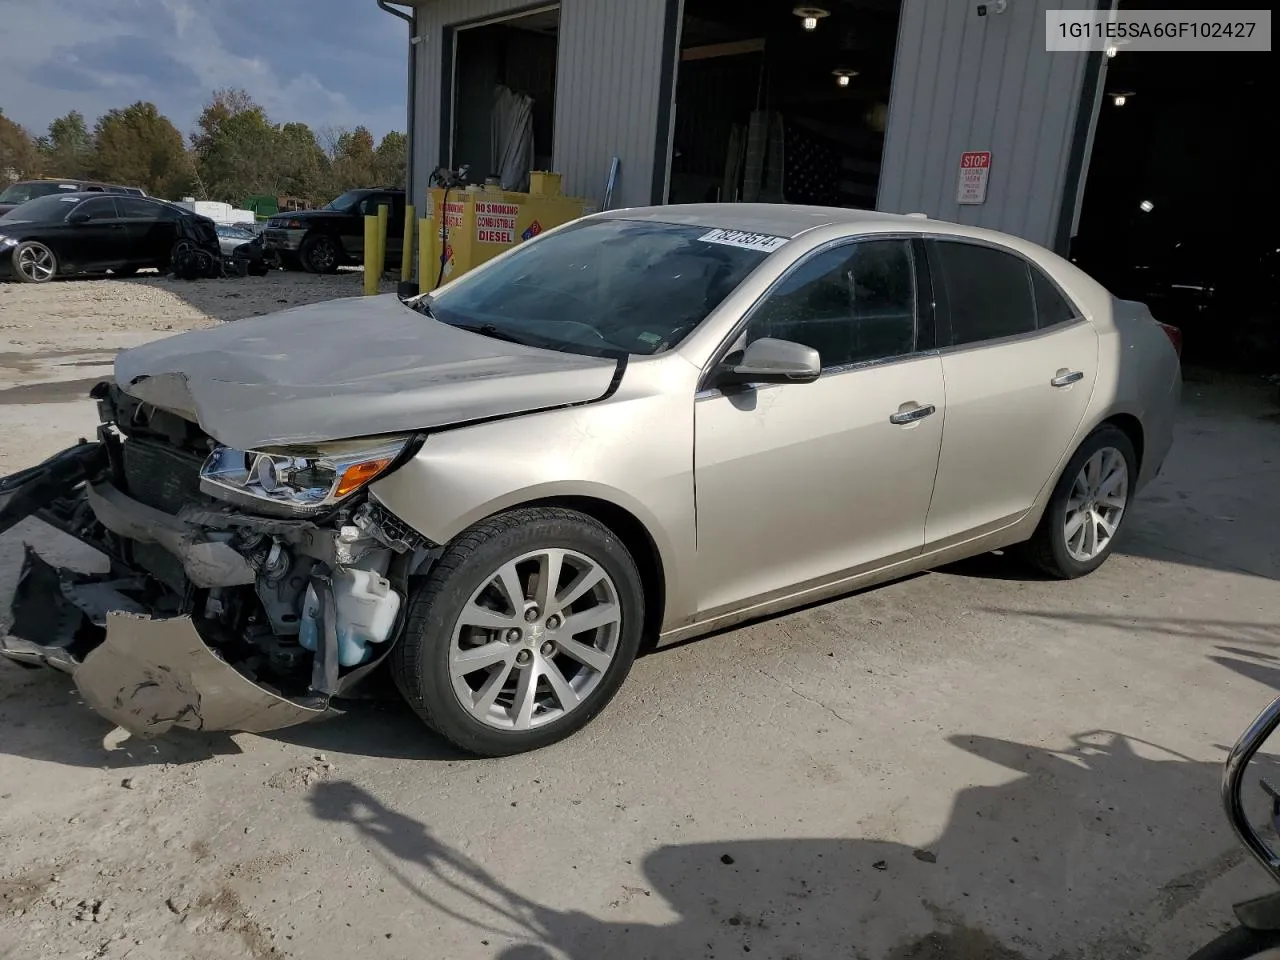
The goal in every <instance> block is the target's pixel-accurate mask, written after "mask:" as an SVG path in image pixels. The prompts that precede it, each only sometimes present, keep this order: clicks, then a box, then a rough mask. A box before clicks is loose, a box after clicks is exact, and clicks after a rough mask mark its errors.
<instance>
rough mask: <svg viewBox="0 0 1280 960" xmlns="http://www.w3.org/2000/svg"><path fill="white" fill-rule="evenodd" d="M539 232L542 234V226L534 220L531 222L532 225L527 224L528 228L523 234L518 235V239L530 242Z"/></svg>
mask: <svg viewBox="0 0 1280 960" xmlns="http://www.w3.org/2000/svg"><path fill="white" fill-rule="evenodd" d="M541 232H542V224H540V223H539V222H538V221H537V220H535V221H533V223H531V224H529V226H528V228H527V229H526V230H525V232H524V233H522V234H520V239H521V240H532V239H533V238H534V237H536V236H537V235H538V234H540V233H541Z"/></svg>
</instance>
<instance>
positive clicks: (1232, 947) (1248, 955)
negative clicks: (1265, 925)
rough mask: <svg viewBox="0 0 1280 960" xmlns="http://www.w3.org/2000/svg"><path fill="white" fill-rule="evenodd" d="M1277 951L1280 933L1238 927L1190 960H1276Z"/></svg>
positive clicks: (1279, 955)
mask: <svg viewBox="0 0 1280 960" xmlns="http://www.w3.org/2000/svg"><path fill="white" fill-rule="evenodd" d="M1277 951H1280V931H1257V930H1246V929H1245V928H1244V927H1236V929H1234V930H1232V931H1230V932H1228V933H1224V934H1223V935H1222V936H1220V937H1218V939H1216V940H1214V941H1213V942H1212V943H1208V944H1205V945H1204V946H1203V947H1201V948H1200V949H1199V950H1197V951H1196V952H1195V953H1193V954H1192V955H1191V956H1190V957H1189V958H1188V960H1276V958H1277V957H1280V952H1277Z"/></svg>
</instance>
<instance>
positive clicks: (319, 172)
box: [277, 123, 332, 203]
mask: <svg viewBox="0 0 1280 960" xmlns="http://www.w3.org/2000/svg"><path fill="white" fill-rule="evenodd" d="M277 156H278V158H279V160H280V162H281V164H282V170H281V173H282V182H283V186H282V187H281V195H284V196H293V197H304V198H305V199H307V200H309V201H310V202H311V203H322V202H324V201H326V200H330V199H332V195H331V194H330V192H329V190H330V184H329V158H328V157H327V156H326V155H325V152H324V150H322V149H321V148H320V144H319V143H318V142H317V140H316V135H315V134H314V133H313V132H312V130H311V128H310V127H309V126H307V125H306V124H305V123H286V124H284V125H283V126H282V127H281V128H280V132H279V146H278V152H277Z"/></svg>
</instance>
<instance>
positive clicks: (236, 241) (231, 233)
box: [214, 223, 262, 257]
mask: <svg viewBox="0 0 1280 960" xmlns="http://www.w3.org/2000/svg"><path fill="white" fill-rule="evenodd" d="M214 229H215V230H217V232H218V246H219V247H220V248H221V249H222V255H223V256H224V257H229V256H231V255H232V254H233V253H235V251H236V248H238V247H240V246H243V245H244V244H246V243H253V244H259V245H261V243H262V238H261V237H260V236H259V235H258V234H257V233H255V232H254V231H253V230H251V229H250V228H249V227H246V226H242V225H240V224H231V223H219V224H215V225H214Z"/></svg>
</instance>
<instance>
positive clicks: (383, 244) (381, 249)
mask: <svg viewBox="0 0 1280 960" xmlns="http://www.w3.org/2000/svg"><path fill="white" fill-rule="evenodd" d="M390 218H391V208H390V207H389V206H387V205H386V204H385V203H380V204H378V279H382V275H383V274H384V273H386V272H387V221H388V220H389V219H390Z"/></svg>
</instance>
